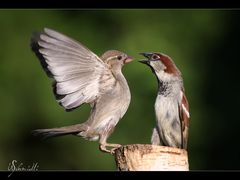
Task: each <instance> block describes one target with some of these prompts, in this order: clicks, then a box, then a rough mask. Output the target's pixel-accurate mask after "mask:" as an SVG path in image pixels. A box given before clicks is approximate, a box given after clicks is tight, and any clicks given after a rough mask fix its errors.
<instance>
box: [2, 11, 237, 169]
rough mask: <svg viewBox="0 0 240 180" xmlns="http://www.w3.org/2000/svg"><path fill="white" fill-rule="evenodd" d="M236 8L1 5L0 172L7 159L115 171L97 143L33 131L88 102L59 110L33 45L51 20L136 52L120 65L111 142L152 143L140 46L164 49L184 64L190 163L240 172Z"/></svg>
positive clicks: (88, 38) (152, 93)
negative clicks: (121, 105)
mask: <svg viewBox="0 0 240 180" xmlns="http://www.w3.org/2000/svg"><path fill="white" fill-rule="evenodd" d="M239 19H240V12H239V11H231V10H144V9H141V10H71V11H67V10H3V9H2V10H0V24H1V25H0V27H1V29H0V32H1V33H0V51H1V53H0V82H1V85H0V123H1V124H0V169H1V170H7V168H8V165H9V163H10V162H11V161H12V160H14V159H15V160H17V161H18V162H22V163H24V165H31V164H32V163H34V162H38V164H39V168H38V169H39V170H116V166H115V161H114V158H113V157H112V156H111V155H109V154H105V153H102V152H100V151H99V149H98V143H97V142H89V141H86V140H84V139H82V138H79V137H74V136H65V137H59V138H53V139H50V140H48V141H41V140H39V139H36V138H34V137H32V136H31V134H30V131H31V130H33V129H37V128H51V127H57V126H64V125H71V124H75V123H79V122H84V121H85V120H86V119H87V117H88V114H89V110H90V108H89V106H88V105H83V106H81V108H78V109H76V110H74V111H72V112H65V111H64V109H63V108H62V107H61V106H59V105H58V104H57V102H56V101H55V99H54V95H53V93H52V88H51V82H52V81H51V80H50V79H49V78H48V77H47V76H46V74H45V72H44V71H43V70H42V68H41V66H40V63H39V61H38V60H37V58H36V56H35V55H34V54H33V53H32V52H31V49H30V46H29V44H30V37H31V34H32V32H33V31H41V30H42V29H43V28H44V27H49V28H52V29H55V30H57V31H59V32H62V33H64V34H66V35H68V36H70V37H72V38H74V39H76V40H78V41H80V42H82V43H83V44H85V45H86V46H87V47H88V48H89V49H91V50H93V51H94V52H95V53H96V54H98V55H101V54H102V53H103V52H104V51H106V50H109V49H118V50H121V51H123V52H126V53H127V54H129V55H130V56H133V57H135V59H136V61H134V62H132V63H130V64H128V65H127V66H125V67H124V69H123V72H124V74H125V77H126V79H127V80H128V83H129V87H130V89H131V94H132V101H131V104H130V106H129V109H128V111H127V113H126V114H125V116H124V118H123V119H122V120H121V121H120V122H119V124H118V125H117V127H116V129H115V131H114V133H113V134H112V135H111V136H110V138H109V142H112V143H120V144H133V143H150V138H151V133H152V128H153V126H154V124H155V116H154V107H153V105H154V101H155V97H156V91H157V82H156V79H155V77H154V75H153V74H152V72H151V70H150V69H149V68H148V67H146V66H144V65H142V64H140V63H138V62H137V60H140V59H142V57H141V56H140V55H139V54H138V53H139V52H153V51H161V52H164V53H166V54H168V55H169V56H171V57H172V58H173V60H174V61H175V63H176V64H177V66H178V67H179V69H180V70H181V71H182V74H183V78H184V84H185V89H186V94H187V97H188V100H189V104H190V113H191V120H190V137H189V163H190V169H191V170H205V169H240V164H239V160H240V140H239V137H240V136H239V134H238V133H239V132H240V131H239V130H238V129H239V127H240V121H239V114H237V112H238V111H239V107H240V103H239V102H240V96H239V95H238V93H240V88H239V78H238V77H239V72H240V71H239V69H238V67H239V62H238V61H239V52H240V51H239V50H240V48H239V42H240V41H239V40H240V23H239Z"/></svg>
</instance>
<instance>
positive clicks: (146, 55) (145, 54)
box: [139, 53, 152, 65]
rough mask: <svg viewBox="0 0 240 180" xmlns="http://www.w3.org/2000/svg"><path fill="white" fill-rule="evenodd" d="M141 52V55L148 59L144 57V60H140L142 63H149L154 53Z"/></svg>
mask: <svg viewBox="0 0 240 180" xmlns="http://www.w3.org/2000/svg"><path fill="white" fill-rule="evenodd" d="M139 54H141V55H143V56H144V57H146V58H147V59H144V60H140V61H139V62H140V63H143V64H147V65H149V63H150V58H151V56H152V53H139Z"/></svg>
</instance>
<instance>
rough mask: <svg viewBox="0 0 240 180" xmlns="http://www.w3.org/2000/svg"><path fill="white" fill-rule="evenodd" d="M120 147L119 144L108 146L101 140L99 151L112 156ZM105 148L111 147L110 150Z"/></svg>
mask: <svg viewBox="0 0 240 180" xmlns="http://www.w3.org/2000/svg"><path fill="white" fill-rule="evenodd" d="M121 146H122V145H121V144H110V143H107V142H106V141H104V140H103V141H100V145H99V149H100V150H101V151H102V152H106V153H111V154H114V153H115V150H116V149H117V148H119V147H121ZM107 147H111V149H107Z"/></svg>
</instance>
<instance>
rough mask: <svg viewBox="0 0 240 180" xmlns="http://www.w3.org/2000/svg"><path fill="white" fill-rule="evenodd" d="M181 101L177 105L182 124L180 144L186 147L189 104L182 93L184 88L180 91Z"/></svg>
mask: <svg viewBox="0 0 240 180" xmlns="http://www.w3.org/2000/svg"><path fill="white" fill-rule="evenodd" d="M181 97H182V98H181V102H180V104H179V105H178V107H179V116H180V121H181V125H182V130H181V132H182V146H183V148H184V149H187V141H188V128H189V118H190V115H189V105H188V100H187V97H186V95H185V93H184V90H182V91H181Z"/></svg>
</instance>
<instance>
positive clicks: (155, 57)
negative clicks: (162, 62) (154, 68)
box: [152, 54, 160, 60]
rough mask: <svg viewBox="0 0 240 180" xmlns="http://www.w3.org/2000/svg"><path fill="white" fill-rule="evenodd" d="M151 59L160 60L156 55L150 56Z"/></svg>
mask: <svg viewBox="0 0 240 180" xmlns="http://www.w3.org/2000/svg"><path fill="white" fill-rule="evenodd" d="M152 59H154V60H157V59H160V57H159V56H158V55H156V54H154V55H153V56H152Z"/></svg>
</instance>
